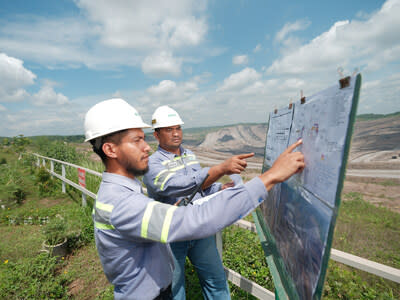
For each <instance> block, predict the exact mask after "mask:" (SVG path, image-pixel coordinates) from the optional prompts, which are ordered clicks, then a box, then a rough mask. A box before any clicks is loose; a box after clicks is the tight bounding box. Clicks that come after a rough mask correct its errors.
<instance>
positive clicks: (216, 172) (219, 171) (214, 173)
mask: <svg viewBox="0 0 400 300" xmlns="http://www.w3.org/2000/svg"><path fill="white" fill-rule="evenodd" d="M224 175H225V171H224V169H223V168H222V166H221V164H219V165H216V166H213V167H211V168H210V169H209V170H208V177H207V179H206V181H204V183H203V185H202V186H201V188H202V189H203V190H205V189H206V188H208V187H210V186H211V185H212V184H213V183H214V182H216V181H217V180H218V179H220V178H221V177H222V176H224Z"/></svg>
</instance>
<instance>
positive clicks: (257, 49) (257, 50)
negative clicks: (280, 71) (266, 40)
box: [253, 44, 262, 53]
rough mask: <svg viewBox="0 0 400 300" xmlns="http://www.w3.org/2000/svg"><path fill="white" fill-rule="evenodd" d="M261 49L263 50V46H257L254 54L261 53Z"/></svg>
mask: <svg viewBox="0 0 400 300" xmlns="http://www.w3.org/2000/svg"><path fill="white" fill-rule="evenodd" d="M261 49H262V46H261V44H257V46H256V47H255V48H254V49H253V52H254V53H256V52H260V51H261Z"/></svg>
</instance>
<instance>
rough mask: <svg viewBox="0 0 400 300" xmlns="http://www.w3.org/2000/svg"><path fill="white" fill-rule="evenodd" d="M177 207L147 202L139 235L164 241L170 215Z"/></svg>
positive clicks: (169, 223) (166, 235)
mask: <svg viewBox="0 0 400 300" xmlns="http://www.w3.org/2000/svg"><path fill="white" fill-rule="evenodd" d="M177 208H178V207H176V206H171V205H168V204H164V203H160V202H156V201H153V202H150V203H149V204H147V207H146V210H145V212H144V215H143V219H142V230H141V236H142V237H143V238H147V239H151V240H153V241H157V242H162V243H166V242H167V239H168V232H169V228H170V225H171V220H172V216H173V214H174V211H175V209H177Z"/></svg>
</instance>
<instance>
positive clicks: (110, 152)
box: [102, 143, 117, 158]
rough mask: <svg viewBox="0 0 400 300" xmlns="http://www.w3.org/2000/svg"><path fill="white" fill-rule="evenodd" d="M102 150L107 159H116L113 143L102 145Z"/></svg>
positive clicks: (115, 148) (115, 149)
mask: <svg viewBox="0 0 400 300" xmlns="http://www.w3.org/2000/svg"><path fill="white" fill-rule="evenodd" d="M102 149H103V152H104V154H105V155H107V156H108V157H110V158H117V153H116V152H117V147H116V145H115V144H114V143H104V144H103V147H102Z"/></svg>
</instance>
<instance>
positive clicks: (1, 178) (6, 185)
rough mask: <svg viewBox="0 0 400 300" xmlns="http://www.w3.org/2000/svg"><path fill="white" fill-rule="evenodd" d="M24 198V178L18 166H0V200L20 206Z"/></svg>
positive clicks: (25, 192)
mask: <svg viewBox="0 0 400 300" xmlns="http://www.w3.org/2000/svg"><path fill="white" fill-rule="evenodd" d="M26 196H27V190H26V184H25V176H24V174H23V173H22V171H21V170H20V168H19V165H18V164H13V165H8V164H7V165H0V198H2V199H3V200H6V201H8V202H12V201H15V202H16V203H17V204H21V203H22V202H23V201H24V200H25V198H26Z"/></svg>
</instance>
